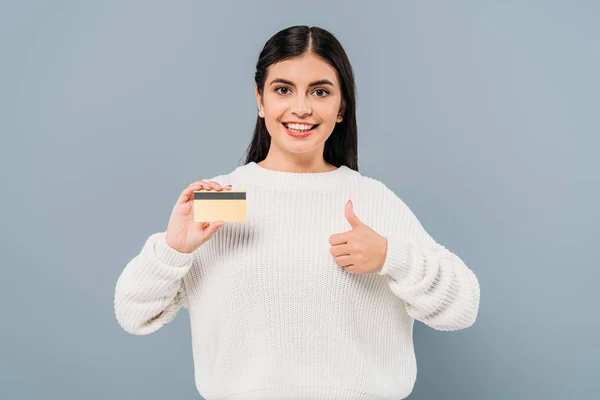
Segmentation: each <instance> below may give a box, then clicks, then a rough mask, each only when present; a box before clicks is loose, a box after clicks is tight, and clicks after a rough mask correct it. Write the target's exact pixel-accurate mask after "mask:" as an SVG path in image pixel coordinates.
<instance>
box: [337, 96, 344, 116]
mask: <svg viewBox="0 0 600 400" xmlns="http://www.w3.org/2000/svg"><path fill="white" fill-rule="evenodd" d="M345 111H346V101H345V100H344V99H342V104H341V105H340V111H339V112H338V115H341V116H342V118H343V117H344V112H345Z"/></svg>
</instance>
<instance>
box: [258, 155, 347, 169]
mask: <svg viewBox="0 0 600 400" xmlns="http://www.w3.org/2000/svg"><path fill="white" fill-rule="evenodd" d="M257 164H258V165H260V166H261V167H263V168H266V169H270V170H273V171H281V172H329V171H334V170H336V169H337V167H336V166H335V165H332V164H329V163H328V162H326V161H325V159H321V160H317V161H314V160H311V161H307V162H304V161H295V160H288V159H280V160H274V159H273V158H271V159H269V157H267V158H265V159H264V160H262V161H261V162H259V163H257Z"/></svg>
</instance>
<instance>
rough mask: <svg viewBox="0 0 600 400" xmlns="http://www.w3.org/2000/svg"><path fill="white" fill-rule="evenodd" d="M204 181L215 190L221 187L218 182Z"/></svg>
mask: <svg viewBox="0 0 600 400" xmlns="http://www.w3.org/2000/svg"><path fill="white" fill-rule="evenodd" d="M206 183H208V184H209V185H210V186H211V187H212V188H213V189H215V190H222V189H223V188H222V187H221V184H219V182H215V181H207V182H206Z"/></svg>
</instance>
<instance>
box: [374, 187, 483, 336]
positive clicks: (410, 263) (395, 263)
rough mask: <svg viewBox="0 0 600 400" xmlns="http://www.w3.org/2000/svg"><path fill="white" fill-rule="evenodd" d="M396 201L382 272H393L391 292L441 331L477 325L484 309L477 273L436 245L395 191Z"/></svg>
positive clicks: (412, 312)
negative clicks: (395, 225)
mask: <svg viewBox="0 0 600 400" xmlns="http://www.w3.org/2000/svg"><path fill="white" fill-rule="evenodd" d="M388 190H389V189H388ZM392 194H393V192H392ZM392 202H393V206H392V211H391V212H392V215H391V220H392V221H395V222H397V224H398V229H395V230H393V233H392V234H390V235H389V237H388V252H387V256H386V259H385V263H384V265H383V267H382V269H381V270H380V271H379V272H377V274H378V275H386V276H388V286H389V288H390V290H391V291H392V292H393V293H394V294H395V295H396V296H398V297H399V298H401V299H402V300H404V301H405V303H406V311H407V313H408V314H409V315H410V316H411V317H412V318H413V319H416V320H419V321H421V322H423V323H424V324H426V325H428V326H430V327H431V328H434V329H436V330H440V331H452V330H459V329H464V328H468V327H469V326H471V325H473V323H474V322H475V320H476V318H477V313H478V311H479V281H478V279H477V277H476V276H475V274H474V273H473V271H471V270H470V269H469V268H468V267H467V266H466V265H465V263H464V262H463V261H462V260H461V259H460V258H459V257H458V256H457V255H456V254H454V253H452V252H451V251H449V250H448V249H446V248H445V247H444V246H442V245H440V244H438V243H436V241H435V240H434V239H433V238H432V237H431V236H430V235H429V234H428V233H427V232H426V231H425V229H424V228H423V226H422V225H421V223H420V222H419V221H418V219H417V218H416V216H415V215H414V214H413V213H412V211H411V210H410V209H409V207H408V206H407V205H406V204H405V203H404V202H403V201H402V200H401V199H400V198H398V197H397V196H396V195H395V194H393V199H392Z"/></svg>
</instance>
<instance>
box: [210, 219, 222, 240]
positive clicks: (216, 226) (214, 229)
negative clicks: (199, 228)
mask: <svg viewBox="0 0 600 400" xmlns="http://www.w3.org/2000/svg"><path fill="white" fill-rule="evenodd" d="M223 225H225V221H213V222H211V223H210V224H209V225H208V228H206V237H207V238H211V237H212V236H213V235H214V234H215V233H217V231H218V230H219V229H221V227H222V226H223Z"/></svg>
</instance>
